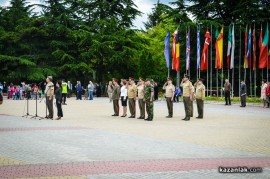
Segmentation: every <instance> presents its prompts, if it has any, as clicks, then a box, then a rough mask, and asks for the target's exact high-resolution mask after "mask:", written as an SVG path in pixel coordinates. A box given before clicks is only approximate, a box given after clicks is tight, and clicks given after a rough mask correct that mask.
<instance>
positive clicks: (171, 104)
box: [166, 97, 173, 117]
mask: <svg viewBox="0 0 270 179" xmlns="http://www.w3.org/2000/svg"><path fill="white" fill-rule="evenodd" d="M166 102H167V107H168V112H169V116H171V117H172V116H173V101H172V98H169V97H166Z"/></svg>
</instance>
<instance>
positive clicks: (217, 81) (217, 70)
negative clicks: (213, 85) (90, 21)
mask: <svg viewBox="0 0 270 179" xmlns="http://www.w3.org/2000/svg"><path fill="white" fill-rule="evenodd" d="M216 81H217V97H218V68H216Z"/></svg>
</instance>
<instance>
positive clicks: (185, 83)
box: [180, 75, 193, 121]
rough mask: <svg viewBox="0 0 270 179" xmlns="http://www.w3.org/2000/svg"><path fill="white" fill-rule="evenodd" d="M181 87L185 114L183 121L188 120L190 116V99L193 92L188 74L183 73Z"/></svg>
mask: <svg viewBox="0 0 270 179" xmlns="http://www.w3.org/2000/svg"><path fill="white" fill-rule="evenodd" d="M180 86H181V87H182V88H183V102H184V107H185V113H186V116H185V118H184V119H182V120H184V121H189V120H190V117H191V101H192V100H193V92H192V88H193V86H192V83H191V82H190V81H189V76H188V75H184V78H183V79H182V81H181V85H180Z"/></svg>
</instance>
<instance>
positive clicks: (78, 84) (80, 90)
mask: <svg viewBox="0 0 270 179" xmlns="http://www.w3.org/2000/svg"><path fill="white" fill-rule="evenodd" d="M76 91H77V99H76V100H82V85H81V82H80V81H77V85H76Z"/></svg>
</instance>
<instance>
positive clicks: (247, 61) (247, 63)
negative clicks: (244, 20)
mask: <svg viewBox="0 0 270 179" xmlns="http://www.w3.org/2000/svg"><path fill="white" fill-rule="evenodd" d="M246 31H247V28H246ZM245 35H247V44H245V45H246V46H245V49H246V53H245V55H246V57H245V61H244V68H250V67H251V65H250V64H251V63H250V62H251V28H249V31H248V34H245ZM245 40H246V39H245Z"/></svg>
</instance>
